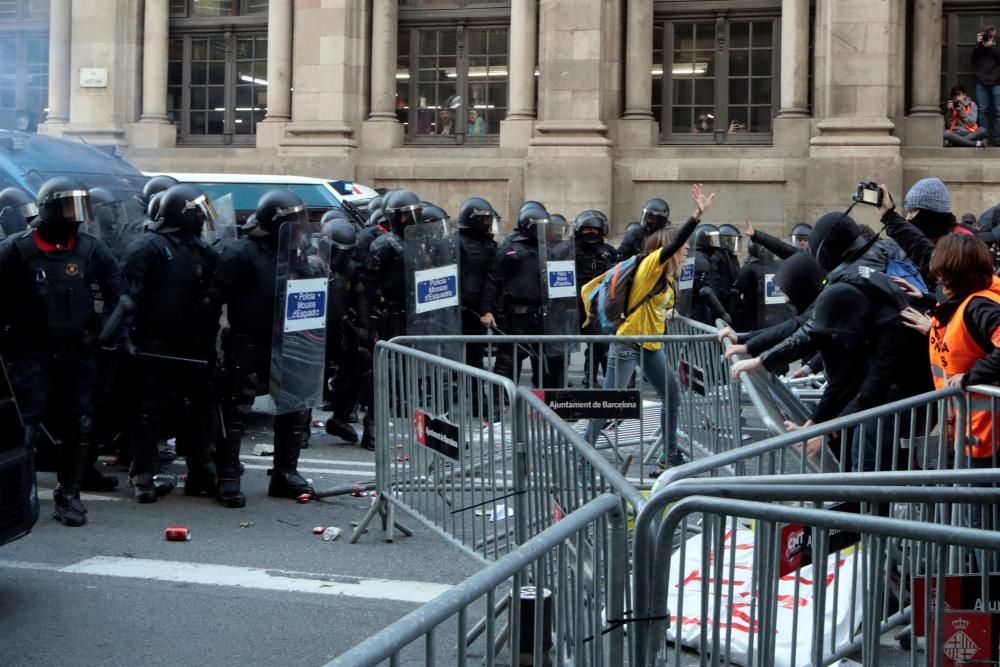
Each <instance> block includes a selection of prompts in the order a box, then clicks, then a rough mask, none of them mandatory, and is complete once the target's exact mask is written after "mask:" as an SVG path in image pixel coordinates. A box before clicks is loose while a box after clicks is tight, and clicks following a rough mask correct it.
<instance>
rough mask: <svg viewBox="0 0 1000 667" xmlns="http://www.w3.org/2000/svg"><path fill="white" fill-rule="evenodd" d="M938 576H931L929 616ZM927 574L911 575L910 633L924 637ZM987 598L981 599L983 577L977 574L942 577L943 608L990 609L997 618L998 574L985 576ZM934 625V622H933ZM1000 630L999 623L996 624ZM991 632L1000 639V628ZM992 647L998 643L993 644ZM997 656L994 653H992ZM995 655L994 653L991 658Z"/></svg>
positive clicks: (999, 605)
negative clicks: (911, 613)
mask: <svg viewBox="0 0 1000 667" xmlns="http://www.w3.org/2000/svg"><path fill="white" fill-rule="evenodd" d="M937 585H938V579H937V577H932V578H931V595H930V600H931V607H932V608H931V618H932V620H933V616H934V610H933V605H934V600H935V598H936V596H937V592H938V591H937ZM926 587H927V578H926V577H924V576H922V575H921V576H914V577H913V635H914V636H915V637H923V636H925V634H933V633H932V632H927V631H926V629H925V627H924V626H925V623H924V602H925V599H924V598H925V597H926V596H925V594H924V592H925V590H926ZM986 593H987V595H988V598H987V599H985V600H984V599H983V580H982V577H981V576H980V575H978V574H951V575H948V576H946V577H945V578H944V608H945V609H946V610H949V611H950V610H956V609H968V610H970V611H980V612H989V613H992V614H994V615H995V619H997V621H1000V613H997V612H1000V574H991V575H990V576H989V578H988V587H987V591H986ZM948 627H949V625H948V620H947V619H945V633H944V635H945V638H947V637H948V634H949V632H948ZM932 628H933V626H932ZM996 629H997V630H998V631H1000V626H998V627H997V628H996ZM994 636H995V637H997V639H998V640H1000V632H995V633H994ZM993 648H994V650H996V649H997V646H994V647H993ZM994 656H996V654H994ZM996 659H997V658H996V657H994V660H996Z"/></svg>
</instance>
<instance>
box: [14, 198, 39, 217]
mask: <svg viewBox="0 0 1000 667" xmlns="http://www.w3.org/2000/svg"><path fill="white" fill-rule="evenodd" d="M14 210H15V211H17V212H18V213H20V214H21V215H22V216H24V219H25V220H27V221H28V222H31V221H32V220H34V219H35V218H37V217H38V204H36V203H35V202H33V201H29V202H24V203H23V204H21V205H20V206H15V207H14Z"/></svg>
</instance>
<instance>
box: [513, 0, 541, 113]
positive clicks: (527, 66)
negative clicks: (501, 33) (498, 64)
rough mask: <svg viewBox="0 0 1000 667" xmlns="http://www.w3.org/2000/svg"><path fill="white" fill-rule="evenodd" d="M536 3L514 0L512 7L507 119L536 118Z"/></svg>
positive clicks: (532, 0) (528, 0)
mask: <svg viewBox="0 0 1000 667" xmlns="http://www.w3.org/2000/svg"><path fill="white" fill-rule="evenodd" d="M536 3H537V0H513V2H512V3H511V6H510V66H509V68H508V71H509V73H510V79H509V80H510V105H509V107H510V108H509V110H508V111H507V120H524V119H528V120H530V119H532V118H534V117H535V60H536V51H537V45H538V39H537V37H536V33H535V24H536V23H537V22H538V7H537V6H536Z"/></svg>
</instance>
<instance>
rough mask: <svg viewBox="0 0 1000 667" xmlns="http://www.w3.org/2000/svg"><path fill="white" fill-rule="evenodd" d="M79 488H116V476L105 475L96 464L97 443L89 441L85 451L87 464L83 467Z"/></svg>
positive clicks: (85, 489) (93, 489) (96, 489)
mask: <svg viewBox="0 0 1000 667" xmlns="http://www.w3.org/2000/svg"><path fill="white" fill-rule="evenodd" d="M80 488H81V489H83V490H84V491H114V490H115V489H117V488H118V478H117V477H115V476H114V475H105V474H104V473H103V472H101V469H100V468H99V467H98V466H97V445H96V444H94V443H91V445H90V450H89V451H88V452H87V465H86V466H85V467H84V469H83V482H82V483H81V486H80Z"/></svg>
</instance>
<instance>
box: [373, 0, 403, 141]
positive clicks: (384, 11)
mask: <svg viewBox="0 0 1000 667" xmlns="http://www.w3.org/2000/svg"><path fill="white" fill-rule="evenodd" d="M398 23H399V14H398V11H397V6H396V0H374V3H373V6H372V39H371V49H372V59H371V63H372V84H371V85H372V97H371V112H370V113H369V115H368V120H374V121H382V122H391V123H398V122H399V120H398V119H397V118H396V43H397V32H398V30H399V26H398Z"/></svg>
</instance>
